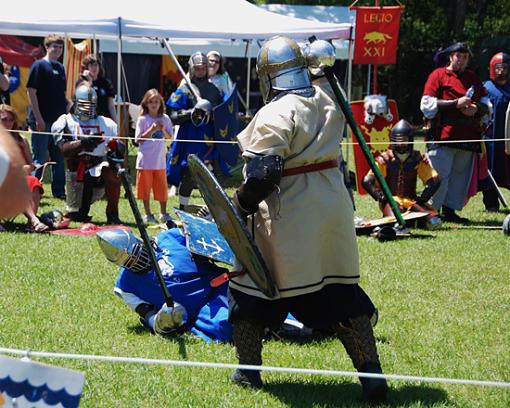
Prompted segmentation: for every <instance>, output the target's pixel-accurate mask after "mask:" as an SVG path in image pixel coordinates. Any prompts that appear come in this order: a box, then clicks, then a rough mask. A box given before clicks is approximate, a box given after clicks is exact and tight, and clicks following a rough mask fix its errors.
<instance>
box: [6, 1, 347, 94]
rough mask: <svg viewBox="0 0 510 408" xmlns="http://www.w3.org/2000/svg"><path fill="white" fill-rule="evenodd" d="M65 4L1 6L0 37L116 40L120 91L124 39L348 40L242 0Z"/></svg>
mask: <svg viewBox="0 0 510 408" xmlns="http://www.w3.org/2000/svg"><path fill="white" fill-rule="evenodd" d="M76 8H77V6H76V5H72V4H70V3H69V2H68V1H67V0H52V1H51V2H49V3H44V2H42V3H37V4H36V5H30V6H28V5H27V7H26V8H24V9H23V10H22V11H21V10H20V9H19V8H15V7H4V8H3V10H2V13H1V14H0V33H3V34H13V35H40V36H45V35H47V34H48V33H59V34H63V35H67V36H70V37H74V38H83V37H91V36H94V37H95V38H105V39H108V38H110V39H112V38H115V39H117V41H118V48H117V53H118V67H117V89H118V90H120V88H121V55H120V54H121V50H122V38H124V37H135V38H153V39H158V38H167V39H169V41H170V43H171V42H172V41H173V40H180V39H188V40H190V39H204V38H207V39H218V40H247V41H258V40H264V39H267V38H269V37H271V36H274V35H278V34H280V35H285V36H288V37H291V38H294V39H296V40H305V39H307V38H309V37H310V36H312V35H315V36H316V37H317V38H319V39H348V38H350V36H351V24H349V23H341V24H331V23H322V22H318V21H310V20H304V19H299V18H293V17H289V16H285V15H281V14H276V13H272V12H269V11H266V10H263V9H262V8H259V7H257V6H255V5H253V4H251V3H248V2H247V1H244V0H215V1H212V0H193V1H192V2H189V3H186V2H183V1H177V0H170V1H169V0H152V1H151V3H150V5H147V6H146V7H141V6H140V4H139V3H136V2H124V3H123V4H122V6H121V7H119V4H118V3H116V2H105V1H104V0H88V1H87V4H86V6H84V7H79V11H77V10H76Z"/></svg>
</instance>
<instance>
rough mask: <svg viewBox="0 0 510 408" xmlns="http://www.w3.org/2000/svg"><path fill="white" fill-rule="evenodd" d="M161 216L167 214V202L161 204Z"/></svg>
mask: <svg viewBox="0 0 510 408" xmlns="http://www.w3.org/2000/svg"><path fill="white" fill-rule="evenodd" d="M159 208H160V214H166V201H160V202H159Z"/></svg>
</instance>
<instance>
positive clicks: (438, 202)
mask: <svg viewBox="0 0 510 408" xmlns="http://www.w3.org/2000/svg"><path fill="white" fill-rule="evenodd" d="M453 150H454V149H451V148H449V147H445V146H438V147H435V148H433V149H430V150H429V151H428V153H427V155H428V157H429V160H430V163H431V164H432V167H434V169H435V170H436V171H437V173H438V174H439V177H441V184H440V186H439V188H438V189H437V191H436V192H435V194H434V195H433V196H432V198H431V199H430V202H431V204H432V207H434V209H435V210H439V209H441V206H442V205H443V204H445V201H446V195H447V193H448V189H449V188H450V186H449V184H450V177H451V171H452V166H453V158H454V151H453ZM454 181H455V180H454Z"/></svg>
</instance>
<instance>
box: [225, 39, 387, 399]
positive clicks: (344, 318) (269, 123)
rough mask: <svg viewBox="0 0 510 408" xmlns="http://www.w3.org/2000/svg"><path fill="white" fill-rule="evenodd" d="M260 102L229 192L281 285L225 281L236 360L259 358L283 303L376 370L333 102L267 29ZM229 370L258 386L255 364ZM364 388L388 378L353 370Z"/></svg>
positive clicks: (291, 47)
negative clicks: (240, 172) (240, 173)
mask: <svg viewBox="0 0 510 408" xmlns="http://www.w3.org/2000/svg"><path fill="white" fill-rule="evenodd" d="M257 73H258V76H259V82H260V87H261V92H262V96H263V98H264V101H265V102H266V105H265V106H264V107H262V109H260V110H259V111H258V112H257V114H256V115H255V117H254V118H253V120H252V121H251V122H250V123H249V125H248V126H247V127H246V128H245V129H244V130H243V132H241V133H240V134H239V135H238V140H239V143H240V145H241V148H242V151H243V153H242V155H243V158H244V160H245V161H246V163H245V166H244V177H245V178H244V181H243V183H242V184H241V186H240V187H239V189H238V190H237V191H236V193H235V195H234V203H235V205H236V207H237V210H238V212H239V214H240V215H241V216H243V217H246V218H247V219H248V227H249V228H253V230H254V240H255V242H256V244H257V246H258V247H259V249H260V251H261V253H262V256H263V258H264V260H265V262H266V264H267V266H268V268H269V270H270V271H271V274H272V276H273V279H274V281H275V284H276V286H277V288H278V292H279V294H280V296H279V297H277V298H275V299H269V298H267V297H266V296H265V295H264V294H263V293H262V292H261V290H260V289H259V288H258V287H257V286H256V285H255V284H254V282H253V280H252V279H251V278H250V276H249V275H247V274H244V275H240V276H237V277H233V278H232V280H231V281H230V286H229V309H230V320H231V322H232V324H233V328H234V331H233V340H234V344H235V347H236V352H237V355H238V358H239V362H240V363H241V364H252V365H260V364H262V336H263V332H264V327H265V326H266V325H267V326H268V327H271V328H275V327H278V326H280V325H281V323H282V322H283V320H284V319H285V317H286V315H287V313H288V312H291V313H292V314H293V315H294V316H295V317H296V318H297V319H298V320H299V321H301V322H302V323H304V324H305V325H306V326H308V327H311V328H319V329H322V328H332V329H334V331H335V333H336V334H337V335H338V337H339V339H340V340H341V342H342V343H343V345H344V346H345V349H346V350H347V352H348V354H349V356H350V357H351V359H352V361H353V363H354V366H355V368H356V369H357V370H358V371H360V372H370V373H381V372H382V370H381V365H380V362H379V356H378V354H377V348H376V343H375V338H374V334H373V330H372V326H371V323H370V319H369V316H372V314H373V313H374V305H373V304H372V302H371V301H370V299H369V297H368V296H367V294H366V293H365V292H364V291H363V289H361V287H360V286H359V285H358V282H359V275H360V271H359V259H358V246H357V242H356V235H355V230H354V221H353V218H354V217H353V208H352V203H351V200H350V198H349V193H348V192H347V189H346V188H345V185H344V180H343V175H342V173H341V172H340V171H339V168H338V156H339V154H340V137H341V135H340V134H339V131H338V130H339V129H341V128H342V127H343V126H344V119H343V117H342V115H339V114H338V111H337V107H336V105H335V102H334V101H333V100H332V99H331V98H330V97H329V96H328V95H327V94H326V93H325V92H324V91H323V90H321V89H320V88H319V87H314V86H313V85H312V83H311V81H310V76H309V74H308V70H307V66H306V64H305V59H304V56H303V54H302V52H301V50H300V49H299V46H298V45H297V43H296V42H295V41H294V40H291V39H288V38H285V37H280V36H277V37H273V38H271V39H270V40H268V41H266V42H265V43H264V45H263V46H262V48H261V50H260V51H259V54H258V57H257ZM231 379H232V380H233V381H234V382H236V383H239V384H243V385H247V386H251V387H261V386H262V380H261V376H260V372H259V371H251V370H243V369H238V370H236V371H234V373H233V374H232V376H231ZM361 383H362V387H363V398H364V399H365V400H367V401H369V402H380V401H383V400H384V399H385V398H386V393H387V383H386V381H385V380H384V379H381V378H362V379H361Z"/></svg>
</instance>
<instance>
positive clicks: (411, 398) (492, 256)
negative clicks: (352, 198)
mask: <svg viewBox="0 0 510 408" xmlns="http://www.w3.org/2000/svg"><path fill="white" fill-rule="evenodd" d="M46 190H47V192H49V191H50V188H49V186H47V189H46ZM229 191H231V190H229ZM195 194H196V193H195ZM507 196H508V194H507ZM193 197H194V201H195V202H197V203H198V202H200V199H199V198H198V195H194V196H193ZM509 198H510V197H509ZM171 204H172V205H175V204H176V202H175V199H173V200H172V201H171ZM356 205H357V208H358V211H357V215H358V216H360V217H363V218H374V217H377V216H378V211H377V208H376V205H375V204H374V202H373V201H371V199H370V198H368V197H366V196H363V197H360V196H356ZM104 206H105V203H104V202H101V203H97V204H95V205H93V208H92V212H91V214H92V215H93V216H94V222H96V223H98V224H102V223H104V222H105V215H104ZM54 208H59V209H62V210H63V209H64V203H63V202H62V201H59V200H54V199H51V198H48V194H47V196H46V197H45V198H43V201H42V208H41V212H45V211H48V210H50V209H54ZM154 210H156V208H155V207H154ZM120 215H121V218H122V219H123V220H124V221H126V222H127V223H128V224H129V225H131V226H132V227H133V228H135V226H134V224H133V216H132V214H131V213H130V209H129V206H128V203H127V200H125V199H122V200H121V211H120ZM462 215H463V216H467V217H468V218H470V219H472V220H473V221H474V225H477V226H479V225H497V226H501V224H502V221H503V218H504V216H505V214H503V213H498V214H493V213H490V214H489V213H486V212H484V211H483V205H482V203H481V197H478V196H477V197H475V198H474V199H473V200H471V201H470V202H469V204H468V206H467V208H466V209H465V210H464V211H463V212H462ZM24 223H25V219H24V217H23V216H19V217H18V218H17V219H16V220H15V221H14V223H13V224H11V225H9V228H10V229H11V230H14V231H11V232H5V233H2V234H1V235H0V239H1V245H0V259H1V265H0V347H10V348H18V349H31V350H34V351H49V352H63V353H77V354H96V355H112V356H126V357H127V356H131V357H143V358H155V359H175V360H189V361H208V362H219V363H236V361H237V360H236V358H235V355H234V351H233V348H232V346H231V345H228V344H205V343H204V342H202V341H201V340H198V339H196V338H194V337H192V336H191V335H186V336H185V337H184V338H183V339H180V340H166V339H162V338H159V337H156V336H152V335H150V334H149V333H148V332H147V331H145V330H144V329H142V328H141V326H140V325H139V323H138V319H137V317H136V315H135V314H134V313H132V312H130V311H129V310H128V308H127V307H126V306H125V305H124V304H123V303H122V302H121V301H120V300H119V299H118V298H117V297H115V296H114V295H113V290H112V289H113V284H114V280H115V277H116V273H117V270H118V269H117V268H116V267H115V266H114V265H112V264H110V263H108V262H107V261H106V259H105V258H104V256H103V255H102V253H101V252H100V250H99V248H98V245H97V243H96V238H95V237H65V236H57V235H50V234H43V235H41V234H27V233H24V232H23V226H24ZM72 226H78V224H73V225H72ZM445 227H446V228H445V229H444V230H441V231H437V232H433V233H430V232H428V231H423V230H421V231H420V230H414V232H416V233H417V234H418V236H417V237H415V238H412V239H405V240H404V239H403V240H398V241H393V242H386V243H381V242H379V241H377V240H375V239H373V238H369V237H359V238H358V242H359V248H360V256H361V270H362V280H361V284H362V286H363V287H364V289H365V290H366V291H367V292H368V293H369V294H370V296H371V297H372V299H373V300H374V302H375V303H376V305H377V306H378V308H379V310H380V321H379V324H378V325H377V327H376V329H375V332H376V337H377V341H378V347H379V353H380V356H381V361H382V365H383V368H384V370H385V372H386V373H393V374H406V375H416V376H429V377H449V378H466V379H478V380H494V381H507V382H508V381H510V331H509V329H508V328H509V327H510V313H509V307H510V284H509V270H510V268H509V255H510V237H505V236H504V235H503V234H502V232H501V231H500V230H483V229H453V228H451V227H452V225H451V224H450V225H448V224H447V225H446V226H445ZM152 232H153V233H155V230H152ZM312 233H313V232H312ZM338 244H339V245H341V244H342V243H341V242H339V243H338ZM263 357H264V363H265V364H266V365H271V366H290V367H302V368H316V369H329V370H348V371H352V370H353V368H352V365H351V362H350V360H349V359H348V357H347V354H346V353H345V351H344V350H343V347H342V346H341V344H340V342H339V341H338V340H334V339H325V340H314V341H309V342H293V341H284V342H282V341H276V340H269V341H267V342H266V343H265V345H264V352H263ZM37 361H41V362H45V363H50V364H55V365H60V366H64V367H68V368H73V369H76V370H80V371H82V372H83V373H84V374H85V376H86V385H85V389H84V392H83V397H82V406H84V407H255V406H256V407H259V406H267V407H284V406H292V407H355V406H358V405H359V403H358V397H359V395H360V392H361V387H360V386H359V385H358V382H357V381H356V380H355V379H352V378H343V377H327V376H310V375H302V374H286V373H277V372H269V373H263V379H264V381H265V383H266V386H265V388H264V389H263V390H260V391H251V390H247V389H243V388H239V387H237V386H234V385H232V384H230V382H229V380H228V375H229V374H230V372H229V371H227V370H224V369H208V368H188V367H172V366H161V365H142V364H127V363H110V362H97V361H96V362H91V361H79V360H78V361H77V360H64V359H47V358H45V359H42V358H41V359H37ZM390 386H391V392H390V394H389V402H388V405H389V406H393V407H509V406H510V389H509V388H506V389H505V388H491V387H481V386H472V385H446V384H441V383H418V382H403V381H397V380H393V381H390Z"/></svg>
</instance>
